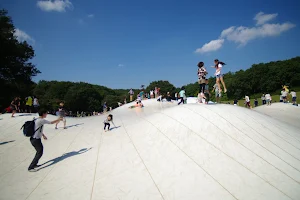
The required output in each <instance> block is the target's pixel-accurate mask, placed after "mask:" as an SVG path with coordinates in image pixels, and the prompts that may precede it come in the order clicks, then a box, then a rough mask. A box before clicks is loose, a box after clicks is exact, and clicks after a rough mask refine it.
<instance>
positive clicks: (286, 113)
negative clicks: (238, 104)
mask: <svg viewBox="0 0 300 200" xmlns="http://www.w3.org/2000/svg"><path fill="white" fill-rule="evenodd" d="M254 110H255V111H257V112H260V113H263V114H265V115H268V116H270V117H272V118H275V119H278V120H280V121H284V122H286V123H288V124H290V125H292V126H296V127H298V128H299V129H300V107H299V106H294V105H292V104H285V103H273V104H272V105H271V106H266V105H264V106H258V107H256V108H254Z"/></svg>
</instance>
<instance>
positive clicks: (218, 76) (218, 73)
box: [214, 59, 227, 93]
mask: <svg viewBox="0 0 300 200" xmlns="http://www.w3.org/2000/svg"><path fill="white" fill-rule="evenodd" d="M214 62H215V68H216V73H215V76H216V84H217V85H218V88H219V91H220V92H222V89H221V86H220V81H221V83H222V85H223V87H224V93H226V92H227V88H226V85H225V82H224V78H223V74H222V72H221V70H222V67H223V65H225V63H224V62H221V61H219V60H218V59H215V61H214Z"/></svg>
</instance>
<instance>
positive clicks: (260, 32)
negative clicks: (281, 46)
mask: <svg viewBox="0 0 300 200" xmlns="http://www.w3.org/2000/svg"><path fill="white" fill-rule="evenodd" d="M277 15H278V14H277V13H276V14H264V13H263V12H259V13H257V14H256V15H255V17H254V20H256V26H254V27H246V26H239V27H236V26H231V27H229V28H227V29H225V30H223V31H222V32H221V35H220V37H219V39H217V40H212V41H210V42H209V43H206V44H204V45H203V46H202V47H201V48H199V49H196V52H197V53H205V52H210V51H217V50H218V49H220V48H221V47H222V45H223V43H224V41H225V39H226V40H228V41H233V42H235V43H237V44H239V45H240V46H243V45H246V44H247V43H248V42H249V41H250V40H254V39H258V38H264V37H272V36H278V35H280V34H282V33H283V32H286V31H288V30H290V29H292V28H294V27H295V26H296V25H295V24H292V23H290V22H285V23H282V24H279V23H277V24H276V23H267V22H268V21H270V20H273V19H275V18H276V17H277Z"/></svg>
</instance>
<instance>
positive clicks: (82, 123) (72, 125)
mask: <svg viewBox="0 0 300 200" xmlns="http://www.w3.org/2000/svg"><path fill="white" fill-rule="evenodd" d="M83 124H84V123H81V124H73V125H70V126H66V128H71V127H74V126H76V127H78V126H80V125H83Z"/></svg>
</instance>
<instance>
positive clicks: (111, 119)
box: [103, 114, 116, 132]
mask: <svg viewBox="0 0 300 200" xmlns="http://www.w3.org/2000/svg"><path fill="white" fill-rule="evenodd" d="M110 122H111V123H112V124H113V125H114V126H115V127H116V125H115V124H114V122H113V115H112V114H109V115H108V116H107V118H106V120H104V122H103V123H104V131H105V132H106V126H107V127H108V131H110Z"/></svg>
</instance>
